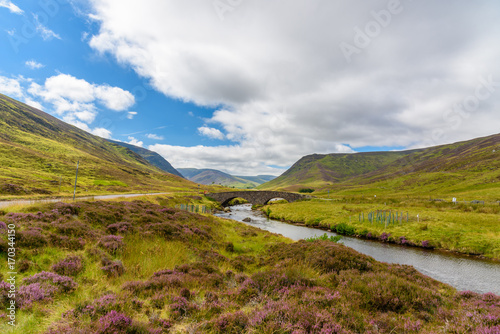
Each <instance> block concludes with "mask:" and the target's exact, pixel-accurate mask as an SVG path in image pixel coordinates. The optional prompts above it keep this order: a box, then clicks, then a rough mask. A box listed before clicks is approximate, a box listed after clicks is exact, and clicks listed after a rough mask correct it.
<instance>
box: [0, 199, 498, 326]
mask: <svg viewBox="0 0 500 334" xmlns="http://www.w3.org/2000/svg"><path fill="white" fill-rule="evenodd" d="M147 199H148V200H149V201H150V202H146V201H137V200H133V201H131V202H118V201H107V202H96V203H91V202H82V203H76V204H50V205H45V206H44V205H37V206H35V207H26V208H24V209H23V211H24V212H25V213H36V214H37V219H35V220H33V219H32V218H30V217H32V216H23V217H20V218H16V219H17V223H16V225H17V229H18V234H19V235H20V234H22V233H23V231H26V230H28V229H30V228H39V229H40V230H41V231H42V234H43V235H45V236H46V237H48V236H49V235H53V234H59V235H60V232H58V231H67V230H63V229H61V230H58V229H57V228H56V226H57V225H58V224H61V223H63V224H66V223H67V222H75V221H77V222H81V223H83V225H81V224H80V225H78V226H80V227H79V228H80V230H75V231H73V232H71V233H76V234H75V235H83V239H84V240H85V245H84V246H83V247H82V248H81V249H76V250H71V249H68V248H67V247H60V246H56V245H55V244H52V242H48V244H46V246H44V247H33V246H32V245H30V244H23V243H22V242H24V241H23V240H24V239H22V238H20V239H19V242H21V243H20V244H19V246H18V255H17V256H18V257H17V259H18V261H19V266H20V264H21V262H23V263H29V265H28V267H27V269H26V268H25V269H23V272H22V273H19V275H18V277H17V282H18V284H19V286H22V285H26V284H24V283H23V279H24V278H27V277H32V276H33V275H35V274H36V273H40V272H41V271H51V270H52V266H53V265H54V264H55V263H57V262H58V261H60V260H62V259H64V258H66V257H67V256H68V255H72V256H73V255H77V256H79V257H80V258H82V259H83V263H84V266H83V270H82V271H81V272H80V273H77V274H76V275H75V276H73V277H72V279H73V280H74V281H75V282H76V283H78V287H77V288H76V289H75V290H74V291H70V292H63V293H58V294H57V295H55V296H54V297H53V299H50V300H44V301H38V302H36V301H35V302H34V304H33V305H32V307H31V308H28V309H24V310H18V312H17V321H18V322H17V326H16V327H15V328H10V327H9V326H8V325H7V324H6V322H5V321H1V322H0V332H2V333H23V334H24V333H26V334H29V333H45V332H47V330H48V329H49V328H54V331H53V332H52V333H71V334H74V333H82V332H92V333H103V327H102V326H103V324H104V323H105V322H106V319H107V318H106V317H111V316H112V315H113V314H115V315H116V314H118V315H120V316H122V317H123V318H125V319H129V321H130V322H131V323H130V325H128V326H127V327H126V328H121V329H120V327H119V326H120V325H119V324H120V322H115V323H111V325H110V326H111V327H114V330H115V331H116V332H120V333H122V332H123V333H144V334H146V333H150V332H151V331H153V330H160V329H161V328H162V326H164V327H163V330H162V331H160V332H168V333H191V332H196V333H290V332H292V328H293V329H295V330H301V331H302V332H311V333H320V331H321V330H322V329H324V330H325V331H326V330H327V329H328V326H331V325H335V326H337V328H339V329H342V330H344V331H350V332H358V333H362V332H368V331H371V330H374V329H377V331H379V332H393V333H411V332H418V331H420V330H422V331H423V332H429V333H431V332H441V331H442V330H443V329H444V328H445V326H449V327H450V328H449V332H456V333H461V332H470V331H471V329H476V328H478V329H479V328H484V329H485V330H492V329H494V326H496V325H497V324H499V323H498V321H497V320H494V319H497V315H500V303H499V302H500V299H499V298H500V297H496V296H493V295H477V294H473V293H458V292H457V291H455V290H454V289H453V288H451V287H449V286H446V285H444V284H442V283H439V282H437V281H434V280H432V279H430V278H428V277H426V276H424V275H422V274H420V273H418V272H417V271H415V270H414V269H413V268H411V267H408V266H399V265H388V264H384V263H378V262H376V261H375V260H374V259H372V258H370V257H368V256H365V255H362V254H359V253H357V252H355V251H354V250H352V249H350V248H348V247H345V246H343V245H341V244H338V243H336V241H338V240H337V238H335V239H334V240H332V241H334V242H331V241H330V238H326V237H319V238H317V240H309V241H300V242H292V241H291V240H289V239H287V238H284V237H282V236H279V235H275V234H272V233H268V232H266V231H262V230H259V229H257V228H254V227H251V226H247V225H244V224H241V223H238V222H235V221H232V220H226V219H219V218H215V217H210V216H202V215H197V214H189V213H186V212H181V211H179V210H175V209H172V208H168V207H165V206H160V205H158V203H162V202H163V203H167V202H170V201H174V202H175V198H171V197H170V196H169V197H165V196H152V197H147ZM281 206H282V205H281V204H279V205H273V206H272V209H273V210H276V209H277V208H279V207H281ZM54 209H57V210H58V211H53V210H54ZM67 210H69V211H67ZM344 210H346V211H349V210H352V209H351V208H346V209H344ZM38 211H40V212H41V214H38V213H37V212H38ZM51 212H52V213H51ZM54 212H56V213H54ZM57 212H71V213H72V214H67V215H64V214H61V213H57ZM53 214H55V215H56V217H54V216H52V215H53ZM0 219H1V220H2V221H9V219H11V216H9V215H8V216H4V217H1V216H0ZM12 219H13V218H12ZM53 219H56V221H58V223H54V224H52V223H47V222H49V221H51V220H53ZM64 222H66V223H64ZM117 222H127V223H128V227H127V229H126V230H122V231H123V232H120V234H122V233H123V236H124V238H123V242H124V245H123V246H122V247H121V248H119V249H118V250H117V251H114V252H111V251H109V250H106V248H105V247H103V246H102V245H101V246H100V243H99V240H100V239H101V238H102V236H104V235H107V234H109V231H108V230H107V229H108V226H109V225H110V224H115V223H117ZM150 224H160V225H161V226H164V227H167V229H160V230H154V229H152V227H151V226H153V225H150ZM162 224H166V225H162ZM126 225H127V224H126ZM172 228H173V229H172ZM82 229H83V230H82ZM83 231H87V232H85V233H83V234H82V232H83ZM154 231H157V232H154ZM158 231H166V232H158ZM168 231H177V232H175V233H170V232H168ZM89 232H91V233H89ZM61 233H62V232H61ZM64 233H66V234H67V235H70V237H71V236H72V235H73V234H68V232H64ZM326 239H328V240H326ZM105 258H108V259H110V260H112V261H121V263H123V265H124V267H125V272H124V273H123V274H121V275H119V276H117V277H113V276H107V275H106V274H105V273H104V272H103V270H102V266H103V264H102V261H103V259H105ZM0 261H4V262H5V261H6V254H5V252H3V251H0ZM6 273H7V269H6V267H5V266H2V267H1V269H0V274H2V275H3V276H4V278H5V275H6ZM0 296H2V297H1V298H0V300H1V301H2V303H5V302H6V301H5V299H4V297H3V296H4V295H1V294H0ZM103 296H111V297H110V298H111V302H109V303H104V302H103V299H101V297H103ZM4 312H5V311H4V309H1V310H0V319H3V320H5V317H4V316H2V314H3V313H4ZM471 312H476V313H474V314H475V317H474V318H473V319H471V318H470V317H468V314H470V313H471ZM443 314H445V315H446V316H445V317H443ZM63 315H64V316H63ZM123 318H122V319H123ZM491 319H493V320H491ZM160 320H161V321H160ZM409 328H413V330H409ZM110 330H111V329H110ZM106 333H107V332H106Z"/></svg>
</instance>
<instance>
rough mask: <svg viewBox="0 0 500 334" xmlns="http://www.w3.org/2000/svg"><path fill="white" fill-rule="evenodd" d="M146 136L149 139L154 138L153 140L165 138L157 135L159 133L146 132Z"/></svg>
mask: <svg viewBox="0 0 500 334" xmlns="http://www.w3.org/2000/svg"><path fill="white" fill-rule="evenodd" d="M146 137H147V138H149V139H154V140H163V139H165V138H164V137H163V136H159V135H157V134H154V133H148V134H146Z"/></svg>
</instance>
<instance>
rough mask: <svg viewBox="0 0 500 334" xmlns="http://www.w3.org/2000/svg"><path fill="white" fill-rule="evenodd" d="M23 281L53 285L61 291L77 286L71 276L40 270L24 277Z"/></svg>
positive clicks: (67, 290) (70, 289)
mask: <svg viewBox="0 0 500 334" xmlns="http://www.w3.org/2000/svg"><path fill="white" fill-rule="evenodd" d="M23 281H24V282H25V283H28V284H32V283H47V284H51V285H54V286H55V287H57V288H58V289H59V290H60V291H62V292H69V291H72V290H74V289H76V287H77V286H78V284H77V283H75V281H73V279H72V278H71V277H68V276H62V275H58V274H55V273H51V272H48V271H42V272H41V273H38V274H35V275H33V276H30V277H26V278H25V279H24V280H23Z"/></svg>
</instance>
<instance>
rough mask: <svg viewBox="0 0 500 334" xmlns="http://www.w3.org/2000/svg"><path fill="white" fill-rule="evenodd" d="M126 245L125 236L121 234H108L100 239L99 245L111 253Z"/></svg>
mask: <svg viewBox="0 0 500 334" xmlns="http://www.w3.org/2000/svg"><path fill="white" fill-rule="evenodd" d="M124 245H125V243H124V242H123V237H122V236H119V235H107V236H104V237H102V238H101V239H100V240H99V246H101V247H102V248H104V249H105V250H107V251H108V252H109V253H111V254H115V253H116V252H117V251H118V250H120V249H122V248H123V246H124Z"/></svg>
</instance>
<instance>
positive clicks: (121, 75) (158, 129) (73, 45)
mask: <svg viewBox="0 0 500 334" xmlns="http://www.w3.org/2000/svg"><path fill="white" fill-rule="evenodd" d="M19 5H20V6H21V7H22V9H21V8H19V9H21V10H22V11H23V12H22V13H15V12H14V13H13V12H12V11H10V10H9V9H8V8H1V7H0V17H1V20H0V30H1V31H2V33H1V34H0V45H2V50H3V51H2V52H1V53H0V63H1V64H2V66H1V69H0V75H2V76H4V77H7V78H14V79H16V78H19V77H23V78H25V79H29V80H33V82H35V83H38V84H40V85H43V84H44V82H45V80H46V79H47V78H50V77H55V76H58V75H61V74H66V75H69V76H72V77H74V78H75V79H80V80H85V81H87V82H89V83H93V84H96V85H109V86H112V87H119V88H121V89H123V90H126V91H128V92H131V93H132V94H133V95H134V97H135V103H133V104H132V105H131V106H129V107H128V108H125V109H120V110H118V111H114V110H110V109H108V108H106V106H104V105H102V104H99V103H97V105H96V107H97V108H98V115H97V116H96V118H95V120H94V121H93V122H92V123H90V124H88V125H89V127H90V128H91V129H93V128H101V127H102V128H106V129H108V130H110V131H111V132H112V134H111V137H112V138H114V139H117V140H121V141H127V142H129V141H130V139H129V137H133V138H135V139H136V140H137V141H140V142H143V145H144V146H147V145H152V144H155V143H161V142H167V143H170V144H172V145H184V146H191V145H197V144H200V143H203V144H205V145H207V144H208V145H212V144H213V143H212V142H213V140H211V139H210V138H208V137H205V136H200V135H199V132H198V130H197V129H198V128H199V127H202V126H203V125H204V123H205V121H204V119H205V118H209V117H210V116H211V115H212V112H213V111H214V109H213V108H209V107H208V108H207V107H200V106H197V105H195V104H192V103H184V102H182V101H180V100H178V99H172V98H169V97H166V96H165V95H164V94H161V93H159V92H157V91H156V90H155V89H153V88H152V87H151V85H150V84H149V83H148V80H146V79H144V78H140V77H139V76H138V75H137V74H136V73H135V72H134V71H133V70H132V69H131V68H130V67H128V66H124V65H120V64H118V63H117V62H116V61H115V60H114V59H112V58H111V57H109V56H108V55H99V54H97V53H96V52H95V50H93V49H92V48H91V47H90V46H89V44H88V36H91V35H92V34H94V33H95V32H96V30H97V28H98V27H97V25H96V24H95V23H93V22H91V21H90V20H88V19H87V18H86V17H85V16H84V15H81V14H80V15H79V14H78V13H77V12H76V11H75V8H74V7H73V6H71V5H70V4H69V3H68V2H66V1H46V2H36V1H27V2H25V3H19ZM35 15H36V16H37V17H38V20H37V18H36V17H35ZM38 24H40V25H43V26H44V27H45V29H46V31H45V34H46V35H44V31H43V30H40V31H36V26H37V25H38ZM48 31H51V32H48ZM30 64H33V65H31V66H30ZM19 81H20V82H21V85H22V86H23V87H24V88H27V87H29V82H23V81H22V80H19ZM25 94H27V95H28V97H29V98H32V99H35V97H34V96H30V95H29V93H25ZM12 97H14V98H18V97H19V96H15V95H14V96H12ZM35 100H37V101H40V103H41V105H42V106H43V108H42V109H43V110H44V111H46V112H48V113H51V114H53V115H54V116H58V117H59V118H61V119H63V117H61V115H58V114H56V113H54V107H53V105H52V104H51V103H47V102H44V101H43V100H40V99H35ZM129 112H132V113H137V114H136V115H134V114H129ZM148 134H150V135H151V134H153V135H156V136H157V138H163V139H162V140H158V139H151V138H148V136H147V135H148ZM150 137H151V136H150ZM217 144H220V142H219V141H217Z"/></svg>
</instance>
